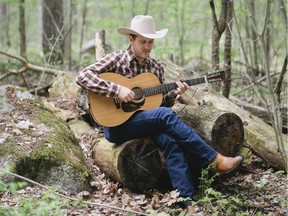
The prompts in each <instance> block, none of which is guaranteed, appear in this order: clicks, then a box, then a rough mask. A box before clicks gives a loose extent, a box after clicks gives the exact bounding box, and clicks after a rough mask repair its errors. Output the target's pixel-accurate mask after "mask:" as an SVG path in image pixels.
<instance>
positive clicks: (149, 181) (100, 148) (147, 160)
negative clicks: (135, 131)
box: [93, 138, 162, 191]
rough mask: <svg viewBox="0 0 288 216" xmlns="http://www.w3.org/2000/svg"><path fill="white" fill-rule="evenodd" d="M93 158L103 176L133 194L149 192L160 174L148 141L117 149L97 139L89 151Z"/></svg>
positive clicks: (158, 159)
mask: <svg viewBox="0 0 288 216" xmlns="http://www.w3.org/2000/svg"><path fill="white" fill-rule="evenodd" d="M93 157H94V160H95V162H96V164H97V165H98V166H99V168H100V169H101V170H102V171H103V172H104V173H105V174H107V175H108V176H109V177H111V178H112V179H114V180H115V181H118V182H121V183H122V184H123V185H124V186H126V187H128V188H130V189H132V190H134V191H144V190H147V189H151V188H152V187H153V186H154V185H155V183H156V182H157V180H158V178H159V177H160V174H161V169H162V165H161V159H160V154H159V151H158V149H157V147H156V146H155V145H154V144H153V143H152V142H151V140H150V139H149V138H146V139H136V140H130V141H127V142H124V143H122V144H120V145H116V144H112V143H109V142H108V141H107V140H106V139H105V138H101V139H100V140H99V142H97V143H96V144H95V146H94V148H93Z"/></svg>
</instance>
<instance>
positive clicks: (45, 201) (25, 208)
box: [0, 171, 69, 216]
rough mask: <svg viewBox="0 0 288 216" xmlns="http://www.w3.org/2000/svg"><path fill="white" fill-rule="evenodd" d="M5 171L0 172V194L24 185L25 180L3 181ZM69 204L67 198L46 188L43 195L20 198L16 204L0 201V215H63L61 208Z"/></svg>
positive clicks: (18, 188) (14, 191)
mask: <svg viewBox="0 0 288 216" xmlns="http://www.w3.org/2000/svg"><path fill="white" fill-rule="evenodd" d="M6 172H7V171H3V172H0V194H1V193H2V192H10V193H15V194H16V193H17V191H18V190H20V189H22V188H23V187H26V186H27V185H28V184H27V182H16V181H13V182H8V183H6V182H4V181H3V178H4V176H6V175H7V174H6ZM68 204H69V202H68V200H65V199H63V198H60V197H59V196H56V195H55V194H53V193H52V190H46V191H45V192H44V195H43V196H42V197H41V198H40V199H39V198H36V197H35V198H33V197H29V198H26V199H20V200H19V202H17V203H16V205H13V206H12V205H11V206H4V205H2V203H1V201H0V215H3V216H14V215H17V216H27V215H33V216H38V215H39V216H40V215H41V216H43V215H44V216H45V215H55V216H58V215H63V214H62V211H61V209H62V208H63V207H65V206H67V205H68Z"/></svg>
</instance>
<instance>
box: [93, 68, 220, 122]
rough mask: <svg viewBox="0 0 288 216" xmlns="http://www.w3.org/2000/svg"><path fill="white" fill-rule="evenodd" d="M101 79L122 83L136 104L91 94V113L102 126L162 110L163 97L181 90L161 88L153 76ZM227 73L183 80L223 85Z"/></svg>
mask: <svg viewBox="0 0 288 216" xmlns="http://www.w3.org/2000/svg"><path fill="white" fill-rule="evenodd" d="M99 77H100V78H102V79H105V80H109V81H112V82H114V83H118V84H120V85H122V86H125V87H127V88H130V89H131V90H132V91H133V92H134V93H135V98H134V100H133V101H130V102H128V103H125V102H123V101H121V100H120V99H119V98H117V97H114V98H109V97H105V96H102V95H99V94H97V93H95V92H92V91H89V92H88V98H89V103H90V113H91V115H92V117H93V119H94V120H95V121H96V122H97V123H98V124H99V125H103V126H107V127H114V126H117V125H120V124H122V123H124V122H125V121H127V120H128V119H129V118H130V117H131V116H132V115H133V114H134V113H135V112H136V111H139V110H149V109H153V108H156V107H159V106H160V105H161V103H162V98H163V94H165V93H167V92H169V91H172V90H174V89H177V88H178V86H177V84H176V83H168V84H160V82H159V79H158V78H157V76H156V75H155V74H153V73H142V74H140V75H138V76H136V77H134V78H131V79H130V78H126V77H124V76H122V75H119V74H116V73H110V72H107V73H102V74H100V75H99ZM224 77H225V73H224V71H217V72H215V73H211V74H208V75H206V76H204V77H200V78H195V79H189V80H182V82H185V83H187V84H188V85H189V86H192V85H197V84H201V83H211V82H217V81H222V80H223V79H224Z"/></svg>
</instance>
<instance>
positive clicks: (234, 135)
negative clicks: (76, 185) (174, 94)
mask: <svg viewBox="0 0 288 216" xmlns="http://www.w3.org/2000/svg"><path fill="white" fill-rule="evenodd" d="M174 109H175V111H176V112H178V113H179V116H180V117H181V118H182V119H183V121H184V122H186V123H187V124H188V125H190V126H192V127H195V128H194V129H196V131H197V132H198V133H199V135H200V136H202V138H203V139H204V140H205V141H206V142H207V143H208V144H210V145H211V146H213V147H214V148H215V149H216V150H217V151H218V152H221V153H222V154H224V155H226V156H235V155H237V154H239V151H240V149H241V147H242V144H243V140H244V128H243V123H242V121H241V119H240V118H239V117H238V116H237V115H236V114H234V113H231V112H223V111H219V110H215V109H214V110H211V109H212V108H211V107H208V106H205V107H204V106H202V107H192V106H187V107H185V108H184V109H183V104H176V105H175V108H174ZM93 156H94V161H95V163H96V164H97V165H98V167H99V168H100V169H101V170H102V171H103V172H104V173H105V174H107V175H108V176H109V177H111V178H112V179H114V180H115V181H118V182H121V183H123V184H124V185H125V186H126V187H128V188H130V189H132V190H136V191H143V190H147V189H151V188H153V186H154V185H155V183H156V182H157V180H158V178H159V177H160V174H161V172H162V168H163V166H164V165H163V164H164V158H163V157H160V156H159V150H158V149H157V146H156V145H155V144H153V143H152V141H151V140H150V139H149V138H145V139H135V140H131V141H127V142H125V143H122V144H120V145H115V144H113V143H109V142H108V141H107V140H106V139H105V138H100V139H99V141H98V142H97V143H96V144H95V146H94V148H93Z"/></svg>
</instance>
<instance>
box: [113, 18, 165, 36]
mask: <svg viewBox="0 0 288 216" xmlns="http://www.w3.org/2000/svg"><path fill="white" fill-rule="evenodd" d="M117 31H118V32H119V33H120V34H123V35H130V34H132V35H141V36H143V37H146V38H150V39H157V38H162V37H164V36H165V35H166V34H167V32H168V29H167V28H165V29H162V30H160V31H156V30H155V23H154V19H153V17H151V16H144V15H138V16H135V17H134V18H133V19H132V21H131V25H130V28H125V27H121V28H118V29H117Z"/></svg>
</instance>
